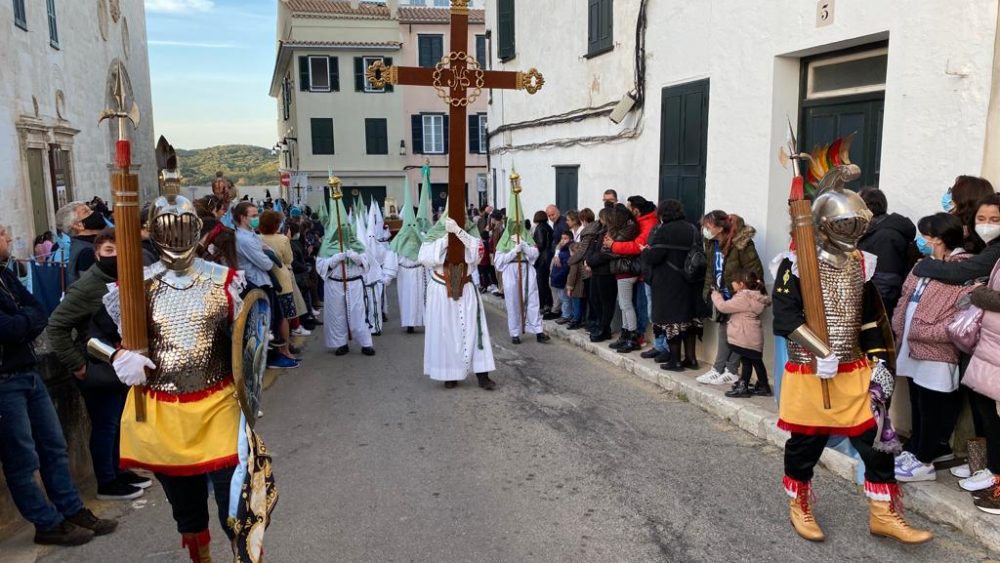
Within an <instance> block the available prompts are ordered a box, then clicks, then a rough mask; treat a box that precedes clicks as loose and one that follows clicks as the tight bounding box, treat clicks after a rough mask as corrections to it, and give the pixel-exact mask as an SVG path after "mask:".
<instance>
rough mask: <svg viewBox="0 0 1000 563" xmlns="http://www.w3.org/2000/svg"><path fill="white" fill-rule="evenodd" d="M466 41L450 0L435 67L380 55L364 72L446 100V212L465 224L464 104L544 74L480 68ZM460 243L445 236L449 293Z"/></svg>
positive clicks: (454, 288)
mask: <svg viewBox="0 0 1000 563" xmlns="http://www.w3.org/2000/svg"><path fill="white" fill-rule="evenodd" d="M468 45H469V1H468V0H452V2H451V48H452V51H451V52H449V53H446V54H445V55H444V56H443V57H442V58H441V60H440V61H439V62H438V63H437V64H436V65H435V66H434V68H423V67H406V66H401V67H397V66H386V65H385V63H383V62H382V61H381V60H379V61H376V62H374V63H372V65H371V66H369V67H368V69H367V71H366V73H365V74H366V78H367V79H368V82H370V83H371V85H372V86H373V87H374V88H384V87H385V85H387V84H393V85H402V86H430V87H433V88H434V90H435V91H436V92H437V95H438V97H439V98H441V100H442V101H443V102H444V103H445V104H447V105H448V108H449V118H450V120H451V124H452V125H451V127H450V129H449V131H448V143H449V150H448V200H449V201H448V217H450V218H452V219H453V220H455V222H457V223H458V224H459V225H461V226H463V227H464V226H465V221H466V218H465V213H466V211H465V210H466V207H467V206H466V202H465V198H466V193H465V159H466V154H465V150H466V149H465V146H466V141H467V135H468V132H467V130H466V128H465V126H464V124H465V121H466V118H467V109H468V106H469V104H471V103H474V102H475V101H476V100H477V99H478V98H479V96H480V95H481V94H482V91H483V89H493V88H495V89H503V90H525V91H527V92H528V93H529V94H534V93H536V92H538V91H539V90H541V88H542V86H544V85H545V78H544V77H543V76H542V74H541V73H540V72H538V71H537V70H536V69H534V68H532V69H530V70H528V72H509V71H492V70H484V69H483V68H482V67H481V66H479V62H478V61H477V60H476V58H475V57H474V56H472V55H470V54H469V52H468V51H467V49H468ZM464 254H465V253H464V251H463V249H462V243H461V242H460V241H459V240H458V238H457V237H455V235H449V237H448V254H447V256H446V258H445V269H446V274H445V278H446V279H447V280H448V295H449V296H451V298H452V299H455V300H458V299H461V298H462V292H463V285H464V283H465V282H463V279H465V278H464V276H465V260H464Z"/></svg>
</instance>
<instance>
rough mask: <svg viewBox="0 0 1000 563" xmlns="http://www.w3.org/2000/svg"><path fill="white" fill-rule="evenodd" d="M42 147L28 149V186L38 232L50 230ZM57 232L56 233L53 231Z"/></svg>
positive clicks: (36, 231)
mask: <svg viewBox="0 0 1000 563" xmlns="http://www.w3.org/2000/svg"><path fill="white" fill-rule="evenodd" d="M43 158H44V154H43V153H42V149H28V187H29V188H31V213H32V218H33V220H34V222H35V230H34V232H35V233H37V234H41V233H44V232H45V231H47V230H49V206H48V203H47V202H46V200H45V171H44V169H43V168H42V166H43V164H42V159H43ZM53 234H55V233H53Z"/></svg>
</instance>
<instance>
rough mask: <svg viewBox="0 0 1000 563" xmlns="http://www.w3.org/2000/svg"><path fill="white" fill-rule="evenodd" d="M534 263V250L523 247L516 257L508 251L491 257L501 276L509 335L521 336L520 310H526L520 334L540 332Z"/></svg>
mask: <svg viewBox="0 0 1000 563" xmlns="http://www.w3.org/2000/svg"><path fill="white" fill-rule="evenodd" d="M535 260H538V249H537V248H535V247H534V246H527V245H526V246H525V248H524V252H523V253H521V254H520V255H519V254H518V253H517V252H513V251H511V252H497V253H496V254H494V256H493V265H494V266H495V267H496V269H497V270H498V271H500V272H501V273H502V274H503V295H504V305H505V306H506V307H507V329H508V330H509V331H510V335H511V336H521V310H522V308H524V310H525V311H526V314H525V315H524V321H525V322H524V332H526V333H528V334H540V333H541V332H542V316H541V314H540V313H539V310H538V274H537V273H536V272H535V267H534V264H535ZM518 265H520V267H521V284H520V296H519V294H518V282H517V269H518ZM522 299H523V301H522Z"/></svg>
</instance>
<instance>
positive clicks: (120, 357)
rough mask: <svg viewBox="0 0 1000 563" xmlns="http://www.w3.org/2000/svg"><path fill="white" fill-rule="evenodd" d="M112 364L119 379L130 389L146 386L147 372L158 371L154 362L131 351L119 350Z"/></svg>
mask: <svg viewBox="0 0 1000 563" xmlns="http://www.w3.org/2000/svg"><path fill="white" fill-rule="evenodd" d="M112 364H113V365H114V368H115V374H117V375H118V379H119V380H120V381H121V382H122V383H124V384H125V385H128V386H129V387H132V386H134V385H143V384H145V383H146V370H147V369H156V364H154V363H153V362H152V360H150V359H149V358H147V357H146V356H143V355H142V354H139V353H136V352H133V351H131V350H119V351H118V353H117V354H115V360H114V362H112Z"/></svg>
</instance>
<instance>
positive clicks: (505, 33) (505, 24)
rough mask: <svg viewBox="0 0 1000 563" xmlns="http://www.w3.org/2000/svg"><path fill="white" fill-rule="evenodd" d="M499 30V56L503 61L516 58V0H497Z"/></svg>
mask: <svg viewBox="0 0 1000 563" xmlns="http://www.w3.org/2000/svg"><path fill="white" fill-rule="evenodd" d="M497 32H498V33H497V34H498V35H499V36H500V37H499V41H498V43H499V44H498V46H497V57H498V58H499V59H500V60H501V61H506V60H508V59H512V58H514V52H515V51H514V0H497Z"/></svg>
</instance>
